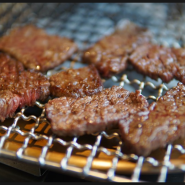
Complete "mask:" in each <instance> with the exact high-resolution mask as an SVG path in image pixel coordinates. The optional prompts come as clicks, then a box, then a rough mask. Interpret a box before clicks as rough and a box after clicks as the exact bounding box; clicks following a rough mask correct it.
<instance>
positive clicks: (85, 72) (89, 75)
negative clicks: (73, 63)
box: [49, 65, 103, 98]
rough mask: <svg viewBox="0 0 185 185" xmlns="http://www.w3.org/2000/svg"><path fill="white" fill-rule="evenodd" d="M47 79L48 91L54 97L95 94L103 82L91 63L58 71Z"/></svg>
mask: <svg viewBox="0 0 185 185" xmlns="http://www.w3.org/2000/svg"><path fill="white" fill-rule="evenodd" d="M49 81H50V93H51V95H52V96H55V97H61V96H71V97H76V98H78V97H84V96H86V95H88V96H90V95H93V94H96V93H98V92H100V91H102V89H103V82H102V80H101V78H100V75H99V73H98V71H97V69H96V68H95V67H94V66H93V65H90V66H86V67H82V68H78V69H68V70H66V71H61V72H58V73H56V74H54V75H52V76H51V77H50V79H49Z"/></svg>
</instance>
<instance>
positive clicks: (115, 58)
mask: <svg viewBox="0 0 185 185" xmlns="http://www.w3.org/2000/svg"><path fill="white" fill-rule="evenodd" d="M151 38H152V36H151V33H150V32H149V31H148V30H147V29H146V28H141V27H139V26H138V25H136V24H134V23H132V22H130V21H127V22H126V23H125V24H124V25H123V26H122V27H120V28H119V29H117V30H116V31H115V32H114V33H113V34H111V35H109V36H105V37H104V38H102V39H101V40H99V41H98V42H96V43H95V44H94V45H93V46H91V47H90V48H88V49H87V50H85V51H84V53H83V55H82V61H83V62H86V63H93V64H94V65H95V66H96V68H97V69H98V71H99V73H100V75H101V76H102V77H106V78H109V77H111V76H112V75H114V74H118V73H120V72H122V71H123V70H125V69H126V67H127V59H128V55H129V54H130V53H131V52H132V51H133V49H135V48H136V47H137V46H138V45H141V44H144V43H148V42H150V40H151Z"/></svg>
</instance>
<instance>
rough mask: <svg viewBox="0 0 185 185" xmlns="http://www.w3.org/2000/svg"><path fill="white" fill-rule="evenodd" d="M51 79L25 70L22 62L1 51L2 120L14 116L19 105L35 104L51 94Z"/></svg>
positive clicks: (0, 104)
mask: <svg viewBox="0 0 185 185" xmlns="http://www.w3.org/2000/svg"><path fill="white" fill-rule="evenodd" d="M49 86H50V83H49V80H48V79H47V78H46V77H45V76H44V75H43V74H41V73H39V72H34V71H32V70H29V71H25V70H24V67H23V65H22V63H20V62H18V61H16V60H15V59H13V58H12V57H10V56H8V55H7V54H5V53H0V110H1V112H0V121H4V119H5V118H7V117H12V116H13V113H14V112H15V111H16V109H17V108H18V107H20V108H21V107H23V106H33V105H34V103H35V101H36V100H41V101H44V100H46V98H47V97H48V96H49V94H50V92H49Z"/></svg>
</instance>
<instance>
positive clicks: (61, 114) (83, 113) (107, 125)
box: [45, 86, 148, 136]
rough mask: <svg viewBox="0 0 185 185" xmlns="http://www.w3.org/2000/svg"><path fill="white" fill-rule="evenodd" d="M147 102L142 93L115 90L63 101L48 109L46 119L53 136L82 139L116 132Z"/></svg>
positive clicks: (52, 103) (53, 101)
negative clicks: (97, 133)
mask: <svg viewBox="0 0 185 185" xmlns="http://www.w3.org/2000/svg"><path fill="white" fill-rule="evenodd" d="M147 106H148V102H147V100H146V99H145V97H144V96H142V95H141V94H140V91H136V92H131V93H130V92H129V91H127V90H125V89H124V88H122V87H119V86H113V87H111V88H107V89H104V90H103V91H101V92H99V93H97V94H94V95H92V96H85V97H83V98H77V99H76V98H72V97H60V98H56V99H53V100H49V102H48V103H47V104H46V105H45V110H46V117H47V119H48V120H49V121H50V123H51V128H52V131H53V133H55V134H57V135H59V136H81V135H84V134H92V133H95V132H101V131H104V130H108V129H112V128H116V127H117V126H118V121H119V120H120V119H123V118H125V117H127V116H128V115H129V113H131V112H132V113H134V112H137V111H138V110H140V109H141V108H143V107H147Z"/></svg>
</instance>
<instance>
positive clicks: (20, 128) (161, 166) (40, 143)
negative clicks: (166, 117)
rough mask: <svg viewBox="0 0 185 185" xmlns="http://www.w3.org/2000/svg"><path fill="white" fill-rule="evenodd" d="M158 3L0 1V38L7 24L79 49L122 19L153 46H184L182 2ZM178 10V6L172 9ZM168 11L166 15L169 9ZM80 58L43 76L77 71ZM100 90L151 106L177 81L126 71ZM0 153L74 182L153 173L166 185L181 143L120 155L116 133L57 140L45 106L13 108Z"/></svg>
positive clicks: (181, 166) (180, 162)
mask: <svg viewBox="0 0 185 185" xmlns="http://www.w3.org/2000/svg"><path fill="white" fill-rule="evenodd" d="M175 5H176V8H173V9H172V8H171V6H172V5H171V4H170V5H169V4H165V3H164V4H158V3H111V4H109V3H1V4H0V17H1V19H0V34H1V35H3V34H6V33H7V32H8V30H9V29H11V28H12V27H14V26H18V25H23V24H27V23H33V24H35V25H37V26H39V27H42V28H44V29H45V30H46V31H47V32H48V33H49V34H57V35H61V36H66V37H69V38H72V39H74V41H75V42H76V43H77V44H78V46H79V48H80V49H81V50H83V49H85V48H87V47H88V46H90V45H91V44H93V43H94V42H96V41H97V40H98V39H100V38H101V37H103V36H104V35H106V34H110V33H111V32H112V31H113V30H114V28H115V26H116V25H117V24H119V21H120V20H121V19H123V18H126V19H129V20H131V21H133V22H135V23H137V24H139V25H141V26H145V27H148V28H149V29H150V30H151V31H152V32H153V33H154V40H153V42H156V43H158V44H163V45H167V46H172V47H181V46H184V42H185V37H184V36H183V31H184V29H185V27H184V26H183V24H182V22H183V20H184V19H185V18H184V15H183V8H184V5H183V4H182V5H181V6H180V4H175ZM179 7H180V8H179ZM172 11H174V12H173V16H172V14H171V12H172ZM84 65H85V64H82V63H80V55H79V54H77V55H74V56H73V60H68V61H66V62H64V63H63V64H62V65H60V66H58V67H56V68H55V69H53V70H50V71H48V72H47V73H46V74H45V75H46V76H50V75H51V74H53V73H56V72H58V71H60V70H63V69H66V68H79V67H81V66H84ZM103 80H104V87H105V88H106V87H111V86H112V85H120V86H123V87H124V88H125V89H127V90H129V91H135V90H136V89H139V90H140V91H141V93H142V94H143V95H144V96H146V98H147V99H148V101H149V102H150V101H157V100H158V98H159V97H160V96H161V95H163V94H164V92H165V91H167V90H168V89H169V88H171V87H173V86H175V85H176V84H177V82H178V81H177V80H172V81H171V82H170V83H168V84H166V83H163V82H162V81H161V80H160V79H159V80H158V81H155V80H152V79H151V78H149V77H145V76H143V75H141V74H139V73H137V72H136V71H134V69H133V68H132V66H128V69H127V70H125V71H124V72H123V73H121V74H119V75H116V76H113V77H112V78H110V79H106V80H105V79H103ZM0 136H1V137H0V156H1V157H6V158H13V159H17V160H20V161H25V162H28V163H33V164H38V165H39V166H41V167H45V168H48V169H55V170H57V171H60V172H63V173H68V174H73V175H77V176H79V177H81V178H87V179H92V180H101V181H112V182H131V181H134V182H138V181H142V178H141V176H142V174H147V175H149V174H157V178H156V181H157V182H165V181H166V179H167V175H168V173H178V172H184V171H185V161H184V153H185V148H184V141H183V140H178V141H177V142H175V143H174V144H173V145H172V144H169V145H167V146H166V148H162V149H158V150H156V151H154V152H153V153H152V154H151V155H150V156H148V157H143V156H140V157H139V156H137V155H135V154H126V153H125V152H123V150H122V146H123V144H124V143H122V141H121V139H120V137H119V132H118V130H112V131H110V132H109V133H106V132H101V133H99V134H94V135H85V136H81V137H58V136H56V135H54V134H52V132H51V130H50V125H49V123H48V122H47V120H46V117H45V110H44V104H42V103H41V102H36V103H35V106H34V107H24V108H22V109H21V110H18V111H17V113H16V115H15V117H14V118H13V119H7V120H5V122H3V123H1V124H0Z"/></svg>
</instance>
